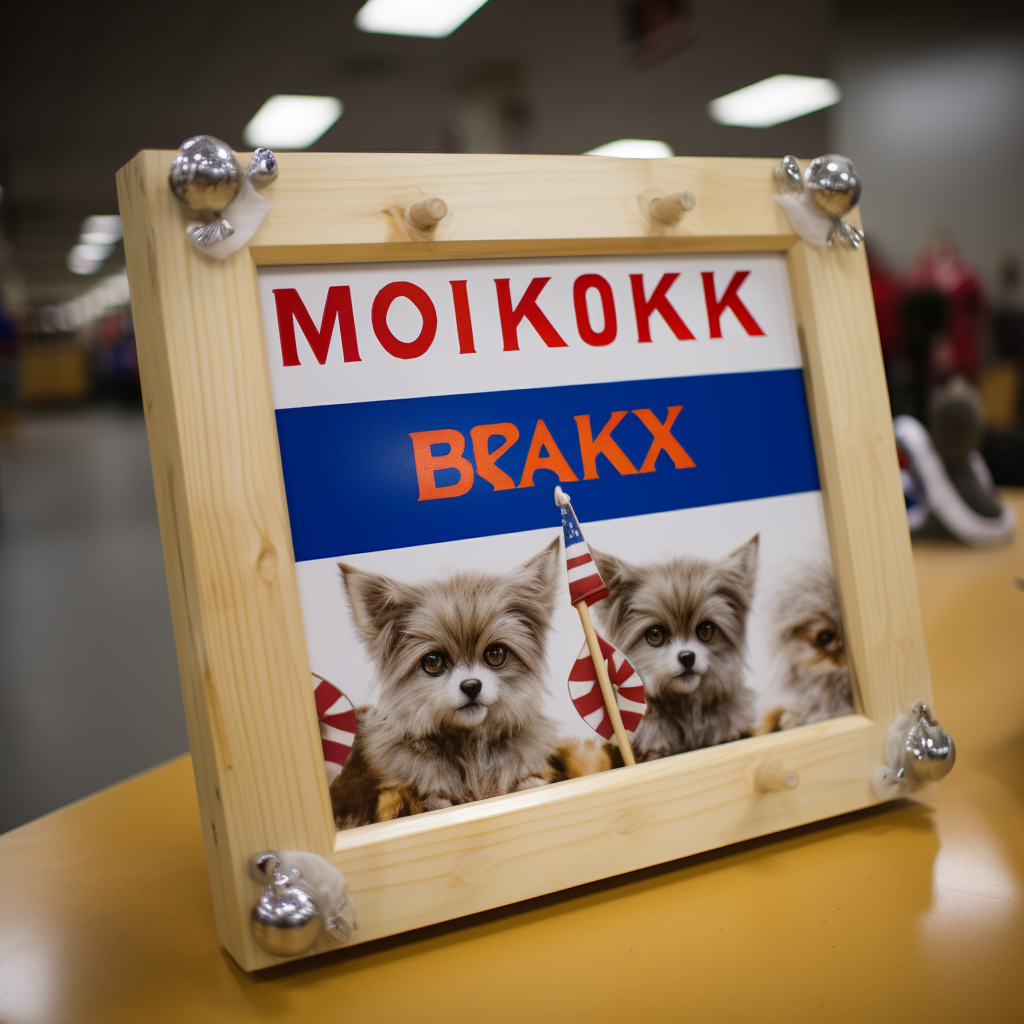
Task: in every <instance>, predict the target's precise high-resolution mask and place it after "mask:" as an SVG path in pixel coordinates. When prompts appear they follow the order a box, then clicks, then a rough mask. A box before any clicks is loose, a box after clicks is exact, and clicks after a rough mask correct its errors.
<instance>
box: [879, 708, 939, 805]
mask: <svg viewBox="0 0 1024 1024" xmlns="http://www.w3.org/2000/svg"><path fill="white" fill-rule="evenodd" d="M885 759H886V762H887V763H886V764H884V765H881V766H880V767H878V768H876V769H875V774H874V775H873V777H872V779H871V785H872V788H873V789H874V791H875V796H877V797H878V799H879V800H891V799H893V798H895V797H898V796H905V795H906V794H908V793H913V792H915V791H916V790H919V789H920V788H921V787H922V786H926V785H927V784H928V783H929V782H938V781H939V780H940V779H944V778H945V777H946V776H947V775H948V774H949V773H950V772H951V771H952V770H953V765H954V764H955V763H956V744H954V743H953V738H952V737H951V736H950V735H949V733H948V732H946V730H945V729H943V728H942V726H941V725H940V724H939V721H938V719H937V718H936V717H935V715H934V714H933V713H932V709H931V708H930V707H929V706H928V704H926V703H925V702H924V701H923V700H922V701H918V702H917V703H916V704H915V705H914V706H913V707H912V708H911V709H910V710H909V711H908V712H906V713H905V714H902V715H900V716H899V718H897V719H896V721H895V722H893V723H892V725H890V726H889V729H888V732H887V733H886V737H885Z"/></svg>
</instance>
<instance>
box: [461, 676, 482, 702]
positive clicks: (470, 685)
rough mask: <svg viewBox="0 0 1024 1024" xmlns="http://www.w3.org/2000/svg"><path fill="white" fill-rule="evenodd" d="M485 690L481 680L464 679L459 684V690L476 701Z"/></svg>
mask: <svg viewBox="0 0 1024 1024" xmlns="http://www.w3.org/2000/svg"><path fill="white" fill-rule="evenodd" d="M483 688H484V684H483V683H481V682H480V680H479V679H464V680H463V681H462V682H461V683H460V684H459V689H460V690H461V691H462V692H463V693H464V694H465V695H466V696H467V697H468V698H469V699H470V700H476V698H477V695H478V694H479V693H480V691H481V690H482V689H483Z"/></svg>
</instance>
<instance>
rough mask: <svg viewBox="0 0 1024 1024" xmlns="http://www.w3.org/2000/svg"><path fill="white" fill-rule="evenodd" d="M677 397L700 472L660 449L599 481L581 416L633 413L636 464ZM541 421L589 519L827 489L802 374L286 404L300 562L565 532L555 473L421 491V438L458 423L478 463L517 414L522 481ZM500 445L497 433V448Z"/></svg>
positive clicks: (286, 461) (679, 433) (621, 436)
mask: <svg viewBox="0 0 1024 1024" xmlns="http://www.w3.org/2000/svg"><path fill="white" fill-rule="evenodd" d="M676 405H681V406H683V410H682V412H681V413H680V414H679V416H678V418H677V419H676V421H675V424H674V425H673V427H672V435H673V436H674V437H675V438H677V439H678V441H679V443H680V444H681V445H682V447H683V448H684V449H685V451H686V453H687V454H688V455H689V456H690V458H691V459H692V460H693V461H694V463H695V466H694V467H692V468H684V469H676V468H675V466H674V465H673V462H672V460H671V459H670V458H669V456H668V455H667V454H666V453H665V452H662V453H661V454H660V455H659V456H658V461H657V464H656V465H657V468H656V471H655V472H650V473H637V474H635V475H625V476H622V475H620V474H619V473H618V471H617V470H615V469H614V468H613V467H612V465H611V464H610V463H609V462H608V460H607V459H605V458H604V457H603V456H598V458H597V470H598V472H599V474H600V476H599V479H596V480H583V479H582V477H583V465H582V459H581V454H580V442H579V435H578V432H577V425H576V422H575V420H574V418H573V417H575V416H579V415H582V414H589V415H590V423H591V428H592V432H593V435H594V436H595V437H596V436H597V435H598V433H599V432H600V430H601V428H602V427H603V426H604V424H605V423H606V422H607V421H608V419H609V417H610V416H611V414H612V413H613V412H616V411H621V410H626V411H629V415H627V416H626V417H625V419H623V420H622V422H621V423H620V424H619V425H618V427H616V429H615V431H614V433H613V435H612V436H613V437H614V439H615V441H616V442H617V444H618V445H619V447H620V448H621V449H622V451H623V452H624V453H625V454H626V455H627V456H628V457H629V459H630V461H631V462H632V463H633V465H634V466H636V467H637V468H639V467H640V465H641V464H642V463H643V461H644V457H645V455H646V454H647V451H648V449H649V448H650V445H651V434H650V432H649V431H648V429H647V427H646V426H644V424H643V423H642V422H641V420H640V419H639V418H638V417H636V416H635V415H633V414H632V410H634V409H651V410H652V411H653V413H654V415H655V416H657V418H658V419H659V420H661V421H662V422H664V420H665V418H666V413H667V409H668V407H669V406H676ZM538 420H543V421H544V422H545V424H546V425H547V427H548V429H549V430H550V432H551V434H552V436H553V437H554V439H555V441H556V443H557V445H558V447H559V449H560V450H561V452H562V454H563V455H564V456H565V459H566V460H567V461H568V463H569V466H570V467H571V468H572V470H573V472H574V473H575V474H576V475H577V476H578V477H580V481H579V482H577V483H566V484H563V486H564V487H565V488H566V490H568V491H569V492H570V494H571V496H572V500H573V504H574V505H575V507H576V510H577V512H578V514H579V515H581V516H582V517H583V520H584V522H586V521H587V520H590V521H594V520H600V519H615V518H619V517H621V516H631V515H639V514H641V513H649V512H664V511H668V510H670V509H678V508H694V507H697V506H701V505H717V504H722V503H725V502H732V501H744V500H749V499H752V498H767V497H772V496H775V495H780V494H796V493H800V492H804V491H815V490H818V488H819V484H818V471H817V466H816V464H815V457H814V444H813V441H812V438H811V428H810V420H809V418H808V413H807V399H806V396H805V393H804V385H803V376H802V373H801V371H800V370H798V369H796V370H770V371H764V372H756V373H729V374H718V375H714V376H704V377H675V378H659V379H657V380H640V381H619V382H615V383H611V384H582V385H573V386H567V387H550V388H531V389H528V390H520V391H492V392H484V393H480V394H471V395H444V396H439V397H426V398H408V399H397V400H393V401H385V402H356V403H351V404H345V405H318V406H309V407H306V408H301V409H280V410H278V412H277V432H278V438H279V440H280V444H281V462H282V465H283V468H284V481H285V489H286V491H287V495H288V513H289V515H290V517H291V527H292V539H293V542H294V546H295V557H296V559H297V560H298V561H300V562H301V561H306V560H308V559H314V558H328V557H342V556H345V555H352V554H357V553H358V552H361V551H380V550H384V549H387V548H399V547H408V546H411V545H416V544H430V543H436V542H439V541H450V540H460V539H463V538H466V537H483V536H488V535H491V534H502V533H516V532H519V531H521V530H532V529H537V528H539V527H544V526H550V527H552V529H555V528H557V527H558V525H559V522H560V519H559V513H558V509H557V508H556V506H555V504H554V501H553V499H552V490H553V488H554V486H555V485H556V484H557V483H558V482H559V481H558V478H557V477H556V476H555V474H554V473H553V472H552V471H550V470H546V469H542V470H538V472H537V473H536V476H535V478H534V479H535V486H533V487H516V488H514V489H509V490H501V491H496V490H495V489H494V488H493V487H492V486H491V484H489V483H488V482H487V481H485V480H483V479H481V478H480V477H479V476H476V477H475V479H474V483H473V487H472V488H471V489H470V490H469V491H468V492H467V493H466V494H464V495H461V496H459V497H446V498H439V499H434V500H427V501H421V500H419V486H418V482H417V476H416V464H415V459H414V455H413V445H412V441H411V439H410V436H409V435H410V434H411V433H413V432H420V431H429V430H439V429H454V430H458V431H459V432H460V433H462V435H463V436H464V437H465V438H466V450H465V452H464V456H465V457H466V458H467V459H469V460H470V461H472V459H473V456H472V443H471V441H470V430H471V429H472V428H473V427H474V426H477V425H479V424H489V423H503V422H511V423H514V424H515V425H516V426H517V427H518V428H519V432H520V437H519V441H518V442H517V443H516V444H515V445H514V446H513V447H512V448H511V449H509V450H508V451H507V452H506V453H505V454H504V455H503V456H501V458H500V459H499V461H498V463H497V464H498V467H499V468H500V469H502V470H503V471H504V472H505V473H507V474H508V475H509V476H510V477H512V479H513V480H514V481H515V482H516V483H519V482H520V478H521V475H522V472H523V467H524V465H525V462H526V457H527V452H528V450H529V447H530V441H531V438H532V437H533V433H534V429H535V427H536V424H537V421H538ZM499 441H500V439H494V440H492V442H491V446H490V447H491V450H492V451H493V450H494V449H496V447H497V445H498V443H499ZM447 451H448V448H447V447H445V446H444V445H441V446H436V447H435V448H434V449H433V453H434V455H440V454H444V453H446V452H447ZM457 479H458V472H457V471H456V470H454V469H448V470H442V471H439V472H438V473H437V474H436V476H435V478H434V480H435V483H436V485H437V486H446V485H450V484H454V483H455V482H456V481H457Z"/></svg>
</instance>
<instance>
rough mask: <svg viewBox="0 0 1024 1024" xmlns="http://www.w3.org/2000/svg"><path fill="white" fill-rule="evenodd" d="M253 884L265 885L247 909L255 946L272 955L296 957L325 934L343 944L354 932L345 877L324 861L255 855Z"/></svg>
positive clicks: (290, 853)
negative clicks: (252, 905) (249, 912)
mask: <svg viewBox="0 0 1024 1024" xmlns="http://www.w3.org/2000/svg"><path fill="white" fill-rule="evenodd" d="M250 874H251V876H252V878H253V880H254V881H256V882H259V883H260V884H263V883H267V884H266V887H265V888H264V889H263V891H262V892H261V893H260V897H259V899H258V900H257V901H256V905H255V906H254V907H253V910H252V917H251V926H252V933H253V938H254V939H255V940H256V944H257V945H258V946H259V947H260V948H261V949H264V950H266V951H267V952H268V953H272V954H273V955H274V956H280V957H290V956H299V955H300V954H301V953H305V952H306V951H307V950H309V949H310V948H311V947H312V946H313V945H314V943H315V942H316V941H317V939H318V938H319V937H320V935H321V934H322V933H323V932H326V933H327V934H328V935H329V936H330V937H331V938H332V939H334V941H335V942H337V943H338V944H339V945H343V944H344V943H346V942H348V940H349V938H350V937H351V936H352V932H353V931H354V930H355V927H356V926H355V921H354V919H353V906H352V896H351V894H350V893H349V892H348V891H347V890H346V888H345V877H344V875H342V873H341V872H340V871H338V869H337V868H336V867H334V865H332V864H331V863H330V862H329V861H327V860H325V859H324V858H323V857H319V856H317V855H316V854H314V853H306V852H305V851H302V850H286V851H284V852H283V853H277V852H275V851H272V850H268V851H265V852H263V853H260V854H257V855H256V856H255V857H254V858H253V860H252V863H251V865H250Z"/></svg>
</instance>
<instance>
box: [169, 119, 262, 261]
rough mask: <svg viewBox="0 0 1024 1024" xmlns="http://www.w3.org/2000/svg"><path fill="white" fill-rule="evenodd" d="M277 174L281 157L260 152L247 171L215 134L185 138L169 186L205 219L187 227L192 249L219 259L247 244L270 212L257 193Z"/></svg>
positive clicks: (250, 162) (185, 204)
mask: <svg viewBox="0 0 1024 1024" xmlns="http://www.w3.org/2000/svg"><path fill="white" fill-rule="evenodd" d="M277 175H278V165H277V157H276V156H274V154H273V153H272V152H271V151H270V150H269V149H262V148H261V149H257V150H256V151H255V152H254V153H253V155H252V158H251V159H250V161H249V165H248V167H247V168H246V169H245V171H244V172H243V171H242V168H241V165H240V164H239V162H238V158H237V157H236V156H235V154H234V153H233V152H232V151H231V147H230V146H229V145H228V144H227V143H226V142H221V140H220V139H215V138H214V137H213V136H212V135H195V136H193V137H192V138H191V139H186V140H185V141H184V142H183V143H182V144H181V145H180V146H179V147H178V152H177V154H176V155H175V157H174V160H173V161H172V162H171V169H170V174H169V182H170V186H171V191H172V192H174V194H175V196H177V198H178V199H179V200H180V201H181V203H182V204H183V205H184V206H185V208H186V209H187V210H188V211H189V212H190V213H193V214H196V215H197V216H199V217H201V218H202V219H201V220H198V221H193V222H191V223H189V224H188V225H187V226H186V228H185V231H186V233H187V234H188V237H189V239H190V240H191V242H192V244H193V245H194V246H195V247H196V248H197V249H199V251H200V252H204V253H206V254H207V255H209V256H213V257H215V258H216V259H221V260H222V259H225V258H226V257H228V256H230V255H231V253H233V252H236V251H237V250H238V249H240V248H241V247H242V246H243V245H245V243H246V242H248V241H249V239H250V238H252V236H253V235H254V234H255V233H256V229H257V228H258V227H259V226H260V224H262V223H263V219H264V217H266V215H267V213H268V211H269V210H270V202H269V200H267V199H266V198H265V197H263V196H261V195H260V194H259V193H258V192H257V189H263V188H266V186H267V185H269V184H271V183H272V182H273V181H274V180H275V179H276V178H277Z"/></svg>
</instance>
